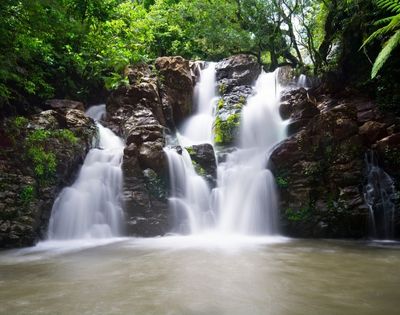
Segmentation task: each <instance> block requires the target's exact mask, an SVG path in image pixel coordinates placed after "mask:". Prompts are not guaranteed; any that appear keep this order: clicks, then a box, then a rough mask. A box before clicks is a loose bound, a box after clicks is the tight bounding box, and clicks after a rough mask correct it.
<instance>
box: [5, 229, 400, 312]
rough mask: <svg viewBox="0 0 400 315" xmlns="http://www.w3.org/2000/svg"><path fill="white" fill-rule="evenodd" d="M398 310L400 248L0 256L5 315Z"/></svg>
mask: <svg viewBox="0 0 400 315" xmlns="http://www.w3.org/2000/svg"><path fill="white" fill-rule="evenodd" d="M95 245H98V246H96V247H91V246H95ZM371 245H372V246H371ZM60 248H64V250H61V249H60ZM399 309H400V247H399V245H398V244H396V243H372V244H365V243H355V242H334V241H311V240H310V241H304V240H287V239H284V238H278V239H272V238H258V239H257V238H247V239H243V238H235V237H232V238H229V239H218V238H217V237H215V236H212V235H210V236H209V237H207V238H197V239H196V238H193V237H168V238H158V239H114V240H111V241H110V242H108V243H107V242H103V243H99V244H80V245H79V246H78V247H77V244H76V243H75V244H71V243H70V244H69V245H66V244H64V246H60V244H57V246H55V244H53V245H52V244H49V243H47V244H46V243H44V244H43V243H42V244H41V245H40V246H39V247H37V248H34V249H29V250H28V249H25V250H18V251H15V250H14V251H6V252H2V253H0V314H140V315H142V314H171V315H175V314H185V315H191V314H196V315H200V314H201V315H203V314H204V315H214V314H215V315H217V314H227V315H228V314H229V315H236V314H238V315H239V314H240V315H241V314H243V315H249V314H255V315H257V314H260V315H261V314H263V315H265V314H271V315H272V314H277V315H286V314H290V315H292V314H299V315H300V314H304V315H310V314H328V315H329V314H352V315H353V314H367V315H368V314H374V315H375V314H385V315H391V314H393V315H394V314H399Z"/></svg>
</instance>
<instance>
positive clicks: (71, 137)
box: [52, 129, 78, 144]
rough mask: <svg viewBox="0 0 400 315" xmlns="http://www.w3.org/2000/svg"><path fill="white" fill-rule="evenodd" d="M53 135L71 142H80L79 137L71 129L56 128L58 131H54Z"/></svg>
mask: <svg viewBox="0 0 400 315" xmlns="http://www.w3.org/2000/svg"><path fill="white" fill-rule="evenodd" d="M52 135H53V136H54V137H56V138H59V139H65V140H67V141H69V142H71V143H72V144H76V143H77V142H78V138H77V137H76V136H75V134H74V133H73V132H72V131H71V130H69V129H59V130H56V131H54V132H52Z"/></svg>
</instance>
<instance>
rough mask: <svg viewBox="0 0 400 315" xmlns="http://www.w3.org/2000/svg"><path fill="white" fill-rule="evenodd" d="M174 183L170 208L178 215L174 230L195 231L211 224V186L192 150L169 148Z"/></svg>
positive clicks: (170, 169)
mask: <svg viewBox="0 0 400 315" xmlns="http://www.w3.org/2000/svg"><path fill="white" fill-rule="evenodd" d="M165 152H166V154H167V157H168V163H169V173H170V182H171V197H170V198H169V203H170V208H171V209H172V210H173V214H174V218H175V222H176V225H175V232H177V233H184V234H188V233H189V234H195V233H199V232H201V231H203V230H204V229H205V228H207V227H209V226H210V225H211V224H212V221H213V220H212V217H213V214H212V210H211V207H210V206H211V200H210V187H209V186H208V184H207V182H206V181H205V180H204V178H203V177H201V176H199V175H198V174H197V173H196V171H195V169H194V166H193V164H192V160H191V159H190V155H189V153H188V152H187V151H186V150H185V149H182V154H179V153H177V152H176V151H175V150H174V149H169V148H166V149H165Z"/></svg>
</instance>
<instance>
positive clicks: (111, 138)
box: [48, 105, 124, 240]
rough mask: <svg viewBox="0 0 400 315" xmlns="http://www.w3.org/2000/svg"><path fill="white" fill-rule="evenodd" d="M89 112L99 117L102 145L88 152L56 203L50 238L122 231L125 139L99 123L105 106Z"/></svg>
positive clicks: (77, 237)
mask: <svg viewBox="0 0 400 315" xmlns="http://www.w3.org/2000/svg"><path fill="white" fill-rule="evenodd" d="M86 114H87V115H88V116H90V117H92V118H93V119H94V120H96V126H97V128H98V130H99V136H100V139H99V147H98V148H95V149H92V150H90V151H89V153H88V154H87V156H86V159H85V161H84V163H83V165H82V168H81V170H80V172H79V175H78V178H77V179H76V181H75V182H74V184H73V185H72V186H70V187H66V188H64V189H63V190H62V191H61V193H60V194H59V196H58V197H57V199H56V201H55V202H54V205H53V209H52V213H51V218H50V223H49V232H48V237H49V239H51V240H53V239H57V240H66V239H84V238H106V237H112V236H119V235H120V234H121V229H122V222H123V210H122V206H121V193H122V170H121V163H122V156H123V150H124V142H123V141H122V139H120V138H119V137H118V136H116V135H115V134H114V133H113V132H112V131H111V130H110V129H108V128H105V127H104V126H102V125H101V124H100V123H99V122H98V120H100V119H101V118H102V117H103V116H104V115H105V105H98V106H93V107H91V108H89V110H88V111H87V113H86Z"/></svg>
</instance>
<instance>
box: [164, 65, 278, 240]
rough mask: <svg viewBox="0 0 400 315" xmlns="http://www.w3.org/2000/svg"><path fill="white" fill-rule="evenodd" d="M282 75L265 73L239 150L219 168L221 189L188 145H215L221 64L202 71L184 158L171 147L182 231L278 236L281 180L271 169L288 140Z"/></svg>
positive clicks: (244, 121)
mask: <svg viewBox="0 0 400 315" xmlns="http://www.w3.org/2000/svg"><path fill="white" fill-rule="evenodd" d="M278 72H279V70H277V71H275V72H274V73H264V72H263V73H262V74H261V75H260V76H259V78H258V79H257V82H256V84H255V87H254V92H255V95H254V96H252V97H250V98H249V99H248V100H247V104H246V105H245V106H244V108H243V111H242V113H241V123H240V134H239V139H237V148H236V149H235V150H234V151H233V152H231V153H229V154H227V157H226V161H225V162H224V163H220V164H219V165H218V169H217V173H218V179H217V187H216V188H214V189H212V190H211V188H210V187H209V186H208V184H207V182H206V181H205V180H204V178H203V177H201V176H199V175H198V174H196V172H195V169H194V167H193V165H192V161H191V159H190V155H189V154H188V152H187V150H185V147H187V146H190V145H193V144H199V143H212V138H213V135H212V127H213V121H214V120H215V117H214V116H213V112H214V111H215V105H216V103H217V98H216V96H215V95H216V94H215V93H216V92H215V90H216V79H215V64H213V63H211V64H209V65H208V67H207V68H205V69H204V70H203V71H201V74H200V82H199V84H197V87H196V92H195V104H197V111H196V112H195V114H194V115H193V116H192V117H191V118H189V119H188V120H187V121H186V122H185V124H184V125H183V127H182V128H181V130H182V131H181V133H178V135H177V138H178V141H179V144H180V145H181V146H182V147H183V152H182V154H178V153H177V152H176V150H175V149H174V148H166V153H167V156H168V160H169V169H170V178H171V198H170V204H171V208H172V209H173V212H174V214H175V220H176V231H177V232H184V233H189V234H190V233H192V234H193V233H197V234H198V233H213V234H220V235H223V236H226V235H234V234H242V235H249V234H257V235H273V234H277V232H278V228H277V196H276V187H275V180H274V177H273V175H272V173H271V172H270V171H269V170H268V169H267V168H266V166H267V162H268V156H269V154H270V150H271V149H272V148H273V146H274V145H275V144H276V143H278V142H279V141H281V140H283V139H284V138H285V130H286V122H284V121H282V119H281V117H280V114H279V101H280V94H281V91H282V87H281V86H280V84H279V83H278Z"/></svg>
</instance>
